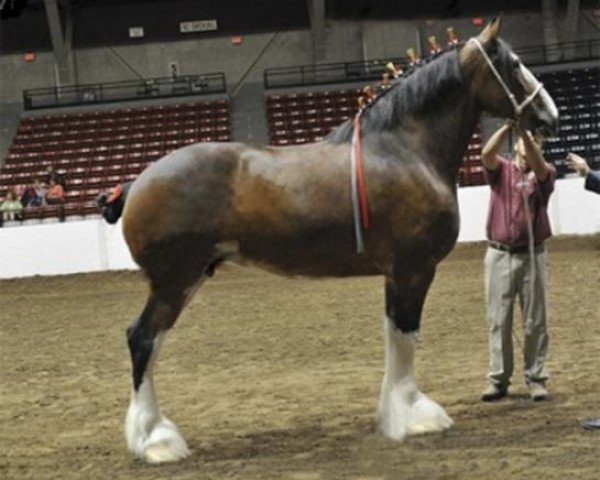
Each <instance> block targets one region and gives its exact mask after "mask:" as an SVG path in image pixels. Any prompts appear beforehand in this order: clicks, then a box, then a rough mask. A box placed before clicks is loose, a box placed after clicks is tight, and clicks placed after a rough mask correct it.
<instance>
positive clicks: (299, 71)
mask: <svg viewBox="0 0 600 480" xmlns="http://www.w3.org/2000/svg"><path fill="white" fill-rule="evenodd" d="M515 52H516V53H517V54H518V55H519V56H520V57H521V59H522V60H523V62H524V63H525V64H526V65H528V66H531V65H541V64H551V63H562V62H568V61H580V60H589V59H594V58H598V57H600V39H593V40H585V41H579V42H562V43H557V44H551V45H532V46H527V47H521V48H517V49H515ZM548 59H552V60H548ZM390 61H392V62H394V63H395V64H397V65H399V66H400V67H404V66H405V65H406V64H407V63H408V60H407V59H406V58H392V59H390V58H388V59H377V60H370V61H358V62H340V63H325V64H318V65H298V66H291V67H278V68H267V69H266V70H265V71H264V76H263V77H264V79H263V81H264V86H265V89H274V88H288V87H304V86H310V85H323V84H335V83H354V82H363V81H367V80H379V79H381V75H382V73H384V72H385V71H386V70H385V65H386V64H387V63H388V62H390Z"/></svg>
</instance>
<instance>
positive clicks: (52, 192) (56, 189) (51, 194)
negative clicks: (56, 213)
mask: <svg viewBox="0 0 600 480" xmlns="http://www.w3.org/2000/svg"><path fill="white" fill-rule="evenodd" d="M45 198H46V203H47V204H48V205H57V204H62V203H64V202H65V189H64V188H63V186H62V185H61V184H60V183H56V181H55V180H51V181H50V189H49V190H48V193H46V197H45Z"/></svg>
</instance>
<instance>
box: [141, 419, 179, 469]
mask: <svg viewBox="0 0 600 480" xmlns="http://www.w3.org/2000/svg"><path fill="white" fill-rule="evenodd" d="M143 451H144V460H145V461H146V462H148V463H166V462H177V461H178V460H182V459H184V458H186V457H187V456H188V455H189V454H190V450H189V449H188V446H187V444H186V443H185V440H184V439H183V437H182V436H181V434H180V433H179V431H178V430H177V427H176V426H175V425H174V424H173V423H172V422H170V421H166V422H165V421H162V422H160V423H159V424H158V425H157V426H156V427H154V429H153V430H152V433H151V434H150V436H149V437H148V439H147V440H146V441H145V442H144V447H143Z"/></svg>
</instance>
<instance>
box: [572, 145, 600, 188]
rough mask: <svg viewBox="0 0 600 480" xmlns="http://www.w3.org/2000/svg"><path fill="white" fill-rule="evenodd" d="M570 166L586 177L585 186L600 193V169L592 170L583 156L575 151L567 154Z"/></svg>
mask: <svg viewBox="0 0 600 480" xmlns="http://www.w3.org/2000/svg"><path fill="white" fill-rule="evenodd" d="M567 161H568V162H569V167H570V168H571V169H572V170H575V171H576V172H577V173H578V174H579V175H581V176H582V177H585V188H586V190H590V191H591V192H595V193H600V170H596V171H594V170H592V169H591V168H590V166H589V165H588V164H587V162H586V161H585V159H584V158H583V157H580V156H579V155H577V154H575V153H569V154H568V155H567Z"/></svg>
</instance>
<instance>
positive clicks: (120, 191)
mask: <svg viewBox="0 0 600 480" xmlns="http://www.w3.org/2000/svg"><path fill="white" fill-rule="evenodd" d="M132 183H133V182H127V183H123V184H119V185H117V186H116V187H115V188H113V190H112V192H111V193H110V195H109V194H108V193H101V194H100V195H99V196H98V199H97V202H98V207H99V208H100V211H101V212H102V216H103V217H104V219H105V220H106V221H107V222H108V223H117V221H118V220H119V218H121V214H122V213H123V207H124V206H125V200H127V193H128V192H129V189H130V188H131V184H132Z"/></svg>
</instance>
